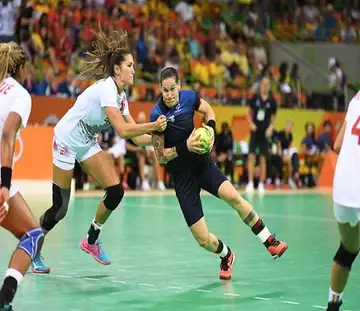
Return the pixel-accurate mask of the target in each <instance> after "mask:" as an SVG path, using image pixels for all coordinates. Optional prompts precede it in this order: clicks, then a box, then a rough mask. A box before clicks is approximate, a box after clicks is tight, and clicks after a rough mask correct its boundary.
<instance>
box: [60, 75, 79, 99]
mask: <svg viewBox="0 0 360 311" xmlns="http://www.w3.org/2000/svg"><path fill="white" fill-rule="evenodd" d="M76 83H77V82H76V81H75V73H74V71H73V70H71V69H69V70H68V72H67V75H66V78H65V80H63V81H62V82H60V83H59V84H58V86H57V91H56V93H57V95H58V96H60V97H64V98H71V97H77V96H78V95H80V93H81V90H80V89H79V88H78V87H77V86H76Z"/></svg>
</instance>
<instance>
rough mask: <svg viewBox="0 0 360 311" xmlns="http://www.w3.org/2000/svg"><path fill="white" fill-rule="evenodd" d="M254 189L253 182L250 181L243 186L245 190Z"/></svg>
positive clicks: (250, 190) (251, 190)
mask: <svg viewBox="0 0 360 311" xmlns="http://www.w3.org/2000/svg"><path fill="white" fill-rule="evenodd" d="M253 191H254V182H252V181H250V182H249V183H248V184H247V185H246V188H245V192H253Z"/></svg>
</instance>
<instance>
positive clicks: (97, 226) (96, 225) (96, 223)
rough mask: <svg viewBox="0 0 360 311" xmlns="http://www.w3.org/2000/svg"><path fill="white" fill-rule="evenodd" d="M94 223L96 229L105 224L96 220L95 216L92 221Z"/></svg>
mask: <svg viewBox="0 0 360 311" xmlns="http://www.w3.org/2000/svg"><path fill="white" fill-rule="evenodd" d="M92 225H93V227H94V228H95V230H101V229H102V227H103V225H104V224H100V223H98V222H96V221H95V218H94V219H93V221H92Z"/></svg>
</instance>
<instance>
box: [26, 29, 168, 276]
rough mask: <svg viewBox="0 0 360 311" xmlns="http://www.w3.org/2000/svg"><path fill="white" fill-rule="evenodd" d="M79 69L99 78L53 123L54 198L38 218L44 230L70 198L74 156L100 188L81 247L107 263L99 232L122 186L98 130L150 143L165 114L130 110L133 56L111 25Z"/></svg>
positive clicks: (36, 265) (39, 269)
mask: <svg viewBox="0 0 360 311" xmlns="http://www.w3.org/2000/svg"><path fill="white" fill-rule="evenodd" d="M88 56H89V57H90V60H89V62H88V67H87V68H86V70H85V71H84V74H86V75H88V76H95V75H97V76H100V77H102V78H103V79H101V80H99V81H97V82H96V83H95V84H93V85H91V86H90V87H88V88H87V89H86V90H85V91H84V92H83V93H82V94H81V95H80V96H79V97H78V98H77V100H76V102H75V104H74V106H73V107H72V108H71V109H70V110H69V111H68V112H67V113H66V114H65V115H64V117H63V118H62V119H61V120H60V121H59V123H58V124H57V125H56V127H55V129H54V131H55V135H54V140H53V196H52V197H53V202H52V206H51V208H49V209H48V210H47V211H46V212H45V213H44V214H43V215H42V216H41V218H40V225H41V227H42V229H43V231H44V233H45V234H46V233H48V232H49V231H50V230H51V229H53V228H54V227H55V225H56V224H57V223H58V222H59V221H60V220H61V219H63V218H64V217H65V215H66V212H67V209H68V204H69V199H70V187H71V179H72V175H73V169H74V165H75V160H77V161H78V162H79V163H80V164H81V166H82V168H83V169H84V170H85V171H86V172H87V173H88V174H89V175H90V176H92V177H93V178H94V179H95V180H96V181H97V183H98V184H100V185H101V186H102V188H104V189H105V195H104V198H103V199H102V200H101V202H100V204H99V206H98V209H97V212H96V215H95V218H94V220H93V221H92V223H91V225H90V228H89V231H88V234H87V236H85V237H84V239H83V240H82V241H81V243H80V248H81V249H82V250H83V251H84V252H86V253H89V254H90V255H92V256H93V257H94V259H95V260H96V261H98V262H99V263H101V264H104V265H109V264H110V263H111V261H110V259H109V258H108V256H107V255H106V254H105V252H104V250H103V249H102V247H101V246H100V243H99V233H100V230H101V228H102V226H103V224H104V223H105V222H106V220H107V219H108V217H109V216H110V214H111V212H112V211H114V210H115V209H116V208H117V207H118V205H119V204H120V202H121V200H122V198H123V195H124V189H123V187H122V186H121V183H120V180H119V176H118V175H117V174H116V170H115V167H114V164H113V162H112V161H111V160H110V159H109V156H108V155H107V153H106V152H105V151H103V150H102V149H101V148H100V146H99V144H98V141H97V136H98V135H99V134H100V132H101V131H102V130H104V129H106V128H108V127H109V126H113V128H114V129H115V130H116V132H117V133H118V134H119V135H120V136H121V137H123V138H132V139H133V140H134V142H135V143H136V144H139V145H150V144H151V137H150V136H149V135H147V133H150V132H152V131H160V132H162V131H163V130H164V129H165V128H166V125H167V123H166V118H165V117H164V116H160V117H159V118H158V119H157V120H156V121H155V122H152V123H145V124H136V123H135V121H134V119H133V118H132V116H131V114H130V113H129V107H128V102H127V99H126V94H125V91H124V89H125V87H127V86H129V85H132V84H133V80H134V72H135V71H134V60H133V57H132V55H131V53H130V52H129V50H128V49H127V34H126V32H123V31H119V32H117V31H114V32H112V33H110V34H108V35H105V34H104V33H103V32H102V31H101V30H100V31H99V32H98V33H97V34H96V41H95V42H94V44H93V50H92V51H91V52H89V53H88ZM32 268H33V271H34V272H35V273H48V272H49V271H50V269H49V268H48V267H47V266H45V265H44V264H43V262H42V260H41V256H40V255H39V256H38V257H37V258H36V259H35V260H34V261H33V263H32Z"/></svg>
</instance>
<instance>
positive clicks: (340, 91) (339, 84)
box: [329, 57, 346, 110]
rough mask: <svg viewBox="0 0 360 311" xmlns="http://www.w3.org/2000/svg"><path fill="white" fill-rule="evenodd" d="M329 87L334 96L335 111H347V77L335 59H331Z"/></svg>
mask: <svg viewBox="0 0 360 311" xmlns="http://www.w3.org/2000/svg"><path fill="white" fill-rule="evenodd" d="M329 70H330V75H329V86H330V88H331V91H332V96H333V109H334V110H344V109H345V87H346V77H345V75H344V72H343V71H342V69H341V67H340V64H339V61H338V60H337V59H335V58H334V57H332V58H330V59H329Z"/></svg>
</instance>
